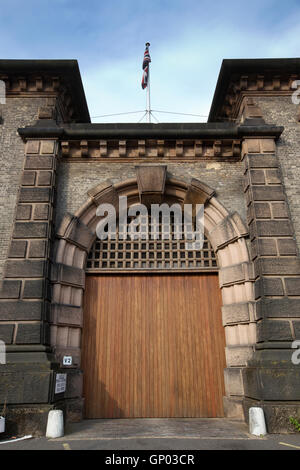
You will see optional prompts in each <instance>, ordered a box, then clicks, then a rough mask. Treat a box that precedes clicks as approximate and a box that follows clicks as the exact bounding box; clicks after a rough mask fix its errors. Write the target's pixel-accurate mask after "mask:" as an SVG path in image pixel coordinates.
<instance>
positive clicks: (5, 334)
mask: <svg viewBox="0 0 300 470" xmlns="http://www.w3.org/2000/svg"><path fill="white" fill-rule="evenodd" d="M14 329H15V325H12V324H8V325H5V324H2V323H0V341H4V343H5V344H11V343H12V341H13V334H14Z"/></svg>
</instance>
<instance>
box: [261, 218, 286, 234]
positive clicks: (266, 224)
mask: <svg viewBox="0 0 300 470" xmlns="http://www.w3.org/2000/svg"><path fill="white" fill-rule="evenodd" d="M256 234H257V236H258V237H284V236H291V235H292V234H293V231H292V227H291V224H290V222H289V221H288V220H257V221H256Z"/></svg>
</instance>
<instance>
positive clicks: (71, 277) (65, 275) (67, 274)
mask: <svg viewBox="0 0 300 470" xmlns="http://www.w3.org/2000/svg"><path fill="white" fill-rule="evenodd" d="M51 281H52V282H54V283H56V282H60V283H62V284H66V285H73V286H77V287H84V286H85V271H84V270H83V269H80V268H75V267H74V266H67V265H66V264H60V263H56V264H53V265H52V269H51Z"/></svg>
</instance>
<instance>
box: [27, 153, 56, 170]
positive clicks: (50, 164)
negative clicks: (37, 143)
mask: <svg viewBox="0 0 300 470" xmlns="http://www.w3.org/2000/svg"><path fill="white" fill-rule="evenodd" d="M53 168H54V157H49V156H47V157H46V156H45V157H26V160H25V170H52V169H53Z"/></svg>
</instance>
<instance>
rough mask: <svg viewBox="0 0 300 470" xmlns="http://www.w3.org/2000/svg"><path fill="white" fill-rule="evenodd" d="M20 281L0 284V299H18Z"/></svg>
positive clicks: (5, 281) (6, 281)
mask: <svg viewBox="0 0 300 470" xmlns="http://www.w3.org/2000/svg"><path fill="white" fill-rule="evenodd" d="M20 289H21V281H8V280H4V281H1V282H0V299H18V298H19V295H20Z"/></svg>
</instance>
